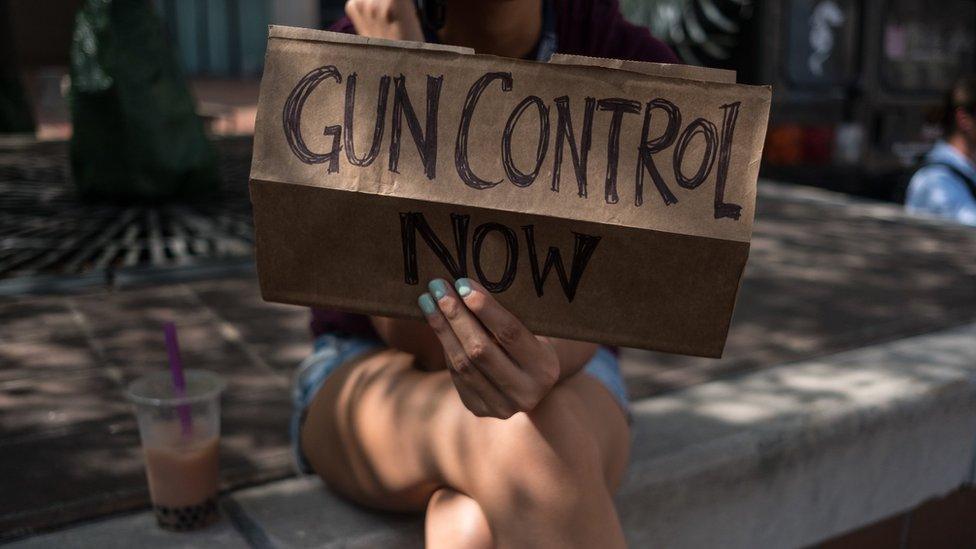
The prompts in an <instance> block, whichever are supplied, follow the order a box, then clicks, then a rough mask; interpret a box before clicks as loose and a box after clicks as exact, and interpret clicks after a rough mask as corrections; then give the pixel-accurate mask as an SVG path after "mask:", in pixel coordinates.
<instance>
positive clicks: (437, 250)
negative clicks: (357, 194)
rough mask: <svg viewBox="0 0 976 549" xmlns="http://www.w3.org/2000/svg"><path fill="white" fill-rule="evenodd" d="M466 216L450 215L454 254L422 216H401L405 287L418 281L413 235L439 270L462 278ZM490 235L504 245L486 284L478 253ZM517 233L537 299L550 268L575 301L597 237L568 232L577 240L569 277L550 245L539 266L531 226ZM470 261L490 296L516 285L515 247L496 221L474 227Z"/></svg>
mask: <svg viewBox="0 0 976 549" xmlns="http://www.w3.org/2000/svg"><path fill="white" fill-rule="evenodd" d="M470 220H471V216H469V215H463V214H456V213H454V214H451V227H452V228H453V233H454V234H453V236H454V251H455V255H451V252H450V251H449V250H448V249H447V246H445V245H444V241H443V240H441V239H440V237H438V236H437V233H435V232H434V230H433V229H431V227H430V225H429V224H428V223H427V219H426V218H425V217H424V214H422V213H420V212H400V236H401V239H402V244H403V279H404V282H406V283H407V284H410V285H416V284H417V283H418V281H419V279H420V277H419V273H418V272H417V234H418V233H419V234H420V237H421V238H423V240H424V242H425V243H426V244H427V246H428V247H429V248H430V249H431V251H433V252H434V255H436V256H437V258H438V259H439V260H440V261H441V263H443V264H444V267H446V268H447V270H448V271H449V272H450V273H451V277H453V278H455V279H457V278H464V277H467V276H468V226H469V224H470ZM492 232H497V233H498V234H499V235H500V236H501V237H502V238H503V239H504V241H505V252H506V256H505V268H504V269H503V270H502V275H501V277H500V278H499V279H498V280H490V279H489V278H488V277H487V276H486V275H485V272H484V268H483V266H482V261H481V258H482V255H481V250H482V247H483V246H484V243H485V238H486V237H487V236H488V235H489V234H490V233H492ZM522 234H523V235H524V236H525V244H526V249H527V251H528V253H529V267H530V268H531V270H532V282H533V284H534V285H535V292H536V295H538V296H539V297H542V295H543V291H544V287H545V284H546V279H547V278H548V277H549V273H550V271H551V270H552V269H554V268H555V270H556V275H557V277H558V278H559V284H560V285H561V286H562V289H563V293H565V294H566V298H567V299H568V300H569V301H570V302H572V301H573V298H574V297H576V288H577V287H578V286H579V283H580V280H581V279H582V278H583V271H584V270H585V269H586V265H587V263H589V261H590V258H591V257H592V256H593V252H594V251H596V246H597V244H599V243H600V237H599V236H594V235H587V234H581V233H577V232H573V235H574V236H575V237H576V244H575V246H574V247H573V259H572V262H571V263H570V269H569V276H568V277H567V276H566V267H565V266H564V265H563V259H562V254H561V253H560V251H559V248H556V247H555V246H550V247H549V251H548V253H547V254H546V260H545V262H544V263H543V264H542V265H541V266H540V265H539V255H538V253H537V251H536V247H535V226H534V225H525V226H523V227H522ZM471 263H472V264H473V265H474V270H475V273H477V275H478V281H479V282H481V285H482V286H484V287H485V289H487V290H488V291H490V292H494V293H498V292H503V291H505V290H506V289H508V287H509V286H511V285H512V282H514V281H515V273H516V272H517V270H518V263H519V243H518V236H517V234H516V232H515V231H514V230H513V229H512V228H510V227H508V226H506V225H502V224H501V223H482V224H481V225H478V226H477V227H475V230H474V236H473V237H472V242H471Z"/></svg>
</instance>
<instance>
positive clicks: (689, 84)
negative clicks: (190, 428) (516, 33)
mask: <svg viewBox="0 0 976 549" xmlns="http://www.w3.org/2000/svg"><path fill="white" fill-rule="evenodd" d="M567 59H568V61H567ZM555 61H556V62H554V63H549V64H544V63H536V62H531V61H523V60H518V59H507V58H498V57H492V56H485V55H474V54H473V53H471V52H470V50H465V49H463V48H451V47H444V46H434V45H427V44H411V43H403V42H391V41H385V40H372V39H363V38H358V37H354V36H349V35H338V34H334V33H329V32H324V31H312V30H305V29H293V28H284V27H271V31H270V37H269V41H268V53H267V59H266V62H265V70H264V77H263V78H262V81H261V96H260V100H259V103H258V116H257V125H256V129H255V136H254V156H253V163H252V166H251V182H250V188H251V200H252V203H253V207H254V224H255V231H256V255H257V265H258V273H259V277H260V282H261V291H262V295H263V296H264V298H265V299H267V300H269V301H279V302H284V303H293V304H301V305H313V306H320V307H325V308H334V309H341V310H345V311H350V312H357V313H364V314H374V315H384V316H400V317H417V318H420V317H421V316H422V315H421V312H420V310H419V308H418V307H417V304H416V299H417V297H418V296H419V295H420V294H421V293H422V292H424V291H425V285H426V283H427V281H429V280H431V279H433V278H436V277H443V278H447V279H451V280H453V279H456V278H459V277H463V276H467V277H470V278H473V279H476V280H478V281H480V282H481V283H482V284H483V285H484V286H485V287H486V288H488V289H489V290H490V291H492V292H494V294H495V296H496V298H497V299H498V300H499V301H500V302H501V303H502V304H503V305H505V306H506V307H507V308H509V309H510V310H511V311H512V312H513V313H515V314H516V315H517V316H518V317H519V318H521V319H522V321H523V322H524V323H525V324H526V326H528V328H529V329H531V330H533V331H534V332H535V333H538V334H542V335H552V336H558V337H565V338H571V339H581V340H590V341H597V342H601V343H608V344H615V345H623V346H632V347H643V348H648V349H656V350H661V351H669V352H675V353H683V354H692V355H701V356H714V357H717V356H721V353H722V348H723V346H724V344H725V337H726V334H727V332H728V327H729V322H730V318H731V315H732V310H733V306H734V304H735V297H736V292H737V290H738V285H739V278H740V276H741V274H742V270H743V268H744V266H745V263H746V258H747V256H748V253H749V240H750V237H751V234H752V223H753V216H754V213H755V196H756V177H757V174H758V170H759V159H760V156H761V154H762V145H763V140H764V137H765V130H766V120H767V116H768V113H769V103H770V90H769V88H768V87H754V86H743V85H737V84H734V83H730V82H721V81H716V80H722V79H728V74H724V73H720V72H713V71H707V70H702V69H689V68H687V67H671V68H670V69H669V68H668V66H665V65H655V64H640V63H638V64H634V63H632V62H619V61H615V60H593V59H590V58H573V57H557V58H556V59H555ZM560 63H561V64H560ZM607 63H619V65H617V66H618V68H606V67H604V66H593V65H601V64H607ZM648 73H650V74H648ZM669 73H670V74H671V76H668V74H669ZM675 76H676V77H675Z"/></svg>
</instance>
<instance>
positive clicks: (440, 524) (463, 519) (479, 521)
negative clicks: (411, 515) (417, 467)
mask: <svg viewBox="0 0 976 549" xmlns="http://www.w3.org/2000/svg"><path fill="white" fill-rule="evenodd" d="M424 521H425V524H424V538H425V543H424V546H425V547H426V548H427V549H442V548H444V549H491V548H492V547H494V543H493V541H492V539H491V529H490V527H489V526H488V518H487V517H485V512H484V511H482V510H481V506H480V505H478V502H477V501H475V500H473V499H471V498H469V497H468V496H466V495H464V494H462V493H461V492H457V491H455V490H454V489H452V488H441V489H440V490H438V491H436V492H434V495H433V496H431V497H430V501H429V502H428V503H427V513H426V516H425V518H424Z"/></svg>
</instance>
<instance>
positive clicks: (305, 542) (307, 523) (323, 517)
mask: <svg viewBox="0 0 976 549" xmlns="http://www.w3.org/2000/svg"><path fill="white" fill-rule="evenodd" d="M233 499H234V501H236V502H237V503H238V504H239V505H240V507H241V508H242V509H243V510H244V512H245V513H246V514H247V516H248V517H250V518H251V519H252V520H253V521H254V522H255V523H256V525H257V526H258V527H259V528H261V529H262V530H263V532H264V534H265V535H266V536H267V538H268V539H269V540H270V541H271V542H272V543H273V544H275V545H276V546H279V547H316V548H326V547H328V548H333V547H335V548H338V547H356V548H363V549H365V548H370V547H422V546H423V526H422V524H421V520H420V518H419V517H418V516H416V515H412V516H411V515H398V514H392V513H376V512H371V511H366V510H364V509H362V508H360V507H358V506H355V505H352V504H350V503H348V502H346V501H342V500H340V499H339V498H338V497H337V496H336V495H335V494H333V493H332V492H330V491H328V489H327V488H326V487H325V486H324V485H323V484H322V482H321V481H320V480H319V479H318V477H313V476H306V477H302V478H295V479H289V480H284V481H279V482H277V483H274V484H269V485H266V486H260V487H257V488H251V489H249V490H244V491H241V492H238V493H236V494H234V495H233Z"/></svg>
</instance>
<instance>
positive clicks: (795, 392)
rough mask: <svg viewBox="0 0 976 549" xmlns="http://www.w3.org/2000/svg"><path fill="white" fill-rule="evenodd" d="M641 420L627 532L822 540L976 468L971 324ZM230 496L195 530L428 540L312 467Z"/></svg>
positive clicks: (975, 349)
mask: <svg viewBox="0 0 976 549" xmlns="http://www.w3.org/2000/svg"><path fill="white" fill-rule="evenodd" d="M634 419H635V422H634V436H635V441H634V450H633V457H632V461H631V466H630V470H629V472H628V477H627V479H626V481H625V484H624V486H623V488H622V489H621V491H620V493H619V494H618V504H619V509H620V513H621V518H622V520H623V523H624V528H625V530H626V532H627V537H628V541H629V542H630V544H631V546H633V547H669V548H672V547H677V548H681V547H694V548H701V547H723V548H737V547H743V548H746V547H749V548H751V547H797V546H804V545H808V544H812V543H816V542H818V541H821V540H825V539H828V538H831V537H833V536H836V535H838V534H841V533H843V532H846V531H849V530H852V529H855V528H858V527H860V526H863V525H866V524H869V523H872V522H874V521H877V520H879V519H882V518H885V517H887V516H890V515H893V514H895V513H897V512H900V511H903V510H906V509H909V508H912V507H914V506H916V505H917V504H919V503H920V502H922V501H924V500H926V499H929V498H932V497H936V496H940V495H943V494H945V493H947V492H950V491H952V490H953V489H955V488H957V487H959V486H961V485H963V484H969V483H973V482H974V476H973V475H974V473H973V471H974V458H976V324H971V325H967V326H964V327H961V328H958V329H953V330H948V331H944V332H938V333H933V334H929V335H924V336H919V337H914V338H909V339H903V340H899V341H895V342H892V343H888V344H885V345H879V346H873V347H867V348H863V349H859V350H857V351H852V352H847V353H843V354H839V355H834V356H830V357H825V358H823V359H820V360H814V361H805V362H802V363H796V364H790V365H783V366H779V367H776V368H772V369H769V370H764V371H760V372H757V373H752V374H748V375H744V376H741V377H738V378H735V379H730V380H726V381H716V382H711V383H706V384H702V385H699V386H695V387H692V388H690V389H687V390H683V391H680V392H676V393H672V394H669V395H665V396H662V397H657V398H651V399H646V400H642V401H639V402H637V403H635V404H634ZM224 509H225V512H228V514H229V515H231V517H230V518H231V520H230V521H225V522H224V524H225V525H226V524H228V523H230V524H231V525H232V526H234V527H235V528H236V530H237V533H236V535H240V536H241V537H240V538H238V537H236V535H235V533H234V532H225V531H223V530H221V531H219V532H218V531H214V532H213V533H214V534H215V537H214V538H213V539H212V540H211V539H207V540H206V541H204V540H203V538H201V539H200V540H199V541H201V542H204V543H206V544H207V545H237V544H238V543H239V542H240V541H241V540H242V539H246V540H247V542H248V543H249V544H250V545H251V546H252V547H267V546H276V547H386V546H397V547H402V546H407V547H419V546H420V545H421V544H422V524H421V521H420V520H419V519H418V518H417V517H413V516H402V515H390V514H381V513H373V512H369V511H365V510H363V509H360V508H358V507H355V506H353V505H350V504H348V503H346V502H344V501H342V500H340V499H338V498H337V497H336V496H334V495H332V494H331V493H330V492H328V491H327V490H326V489H324V488H323V486H322V484H321V483H320V482H319V481H318V480H317V479H315V478H314V477H305V478H296V479H290V480H285V481H280V482H277V483H272V484H269V485H266V486H262V487H258V488H253V489H249V490H244V491H241V492H237V493H235V494H232V495H231V496H230V498H229V502H225V505H224ZM147 520H148V519H147V518H146V514H142V515H134V516H132V517H122V518H120V519H114V520H110V521H105V522H101V523H97V524H94V525H89V526H85V527H82V528H76V529H73V530H68V531H66V532H63V533H56V534H51V535H49V536H42V537H39V538H32V539H30V540H26V541H27V543H28V544H31V545H38V544H40V545H46V543H45V542H49V543H54V544H57V545H65V544H69V543H68V542H70V545H73V546H110V545H111V544H108V545H106V544H103V543H101V542H102V541H108V540H109V539H110V538H107V537H106V536H107V535H109V533H110V532H111V531H112V530H107V529H106V528H107V527H109V526H111V525H113V523H117V524H118V525H119V526H118V528H119V529H118V530H115V532H116V539H119V540H126V538H125V536H126V535H127V534H130V533H131V534H132V536H134V537H132V538H129V539H127V540H126V542H127V543H126V544H127V545H130V546H131V545H133V544H134V543H133V542H134V541H135V540H136V539H148V538H152V537H154V536H155V535H156V534H155V533H154V532H153V528H151V527H149V524H148V523H147ZM130 523H132V524H130ZM144 523H145V524H144ZM136 525H138V528H136V527H135V526H136ZM113 530H114V528H113ZM52 536H53V537H52ZM118 536H122V537H118ZM186 541H187V542H188V543H186V545H187V546H193V545H194V544H195V541H191V540H189V539H188V538H187V540H186ZM154 543H155V542H153V541H152V540H150V541H149V542H147V543H142V542H141V541H140V542H139V544H140V545H145V546H149V547H152V546H154Z"/></svg>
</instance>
